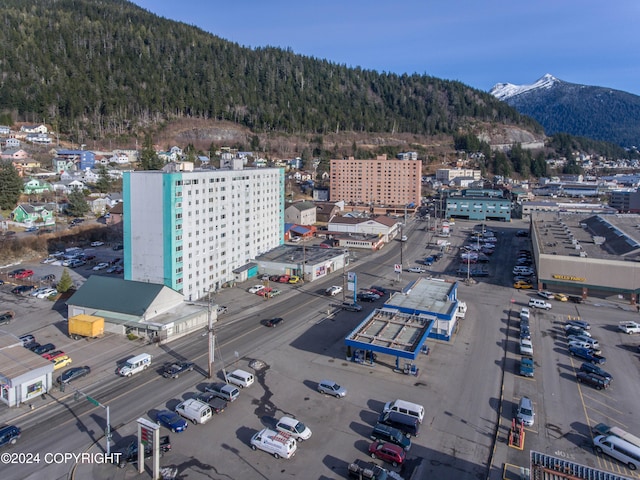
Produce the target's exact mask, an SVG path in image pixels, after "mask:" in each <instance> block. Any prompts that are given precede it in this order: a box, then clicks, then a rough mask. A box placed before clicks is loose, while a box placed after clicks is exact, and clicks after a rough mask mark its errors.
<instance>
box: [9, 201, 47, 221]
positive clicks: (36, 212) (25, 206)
mask: <svg viewBox="0 0 640 480" xmlns="http://www.w3.org/2000/svg"><path fill="white" fill-rule="evenodd" d="M54 210H55V204H53V203H40V204H37V203H21V204H20V205H18V206H17V207H16V208H14V209H13V211H12V212H11V220H13V221H14V222H18V223H28V224H34V223H44V224H49V223H53V221H54V219H53V216H54Z"/></svg>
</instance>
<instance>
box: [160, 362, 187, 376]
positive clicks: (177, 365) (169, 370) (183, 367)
mask: <svg viewBox="0 0 640 480" xmlns="http://www.w3.org/2000/svg"><path fill="white" fill-rule="evenodd" d="M193 366H194V363H193V362H173V363H171V364H169V365H166V366H165V367H164V370H163V371H162V376H163V377H164V378H178V377H179V376H180V374H181V373H184V372H192V371H193Z"/></svg>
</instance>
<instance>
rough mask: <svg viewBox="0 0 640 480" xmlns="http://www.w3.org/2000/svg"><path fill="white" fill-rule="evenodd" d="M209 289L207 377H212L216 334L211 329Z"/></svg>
mask: <svg viewBox="0 0 640 480" xmlns="http://www.w3.org/2000/svg"><path fill="white" fill-rule="evenodd" d="M211 308H212V307H211V290H209V301H208V302H207V331H208V335H207V339H208V343H209V372H208V373H209V378H213V362H214V359H215V351H214V350H215V343H216V335H215V333H214V331H213V318H212V316H211Z"/></svg>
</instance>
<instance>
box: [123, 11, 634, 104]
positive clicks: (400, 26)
mask: <svg viewBox="0 0 640 480" xmlns="http://www.w3.org/2000/svg"><path fill="white" fill-rule="evenodd" d="M133 3H135V4H137V5H139V6H141V7H143V8H144V9H146V10H149V11H150V12H152V13H155V14H157V15H160V16H162V17H166V18H168V19H171V20H177V21H181V22H185V23H187V24H190V25H194V26H197V27H199V28H201V29H203V30H205V31H207V32H210V33H213V34H214V35H217V36H219V37H221V38H224V39H226V40H230V41H232V42H235V43H238V44H240V45H243V46H247V47H263V46H275V47H282V48H290V49H291V50H292V51H293V52H294V53H298V54H302V55H307V56H312V57H316V58H321V59H326V60H328V61H331V62H334V63H338V64H344V65H347V66H352V67H355V66H360V67H362V68H365V69H372V70H377V71H380V72H382V71H385V72H394V73H409V74H411V73H419V74H426V75H431V76H434V77H438V78H443V79H448V80H459V81H461V82H463V83H465V84H467V85H471V86H472V87H475V88H478V89H480V90H485V91H488V90H490V89H491V87H492V86H493V85H495V84H496V83H503V82H508V83H513V84H516V85H520V84H531V83H534V82H535V81H536V80H537V79H539V78H540V77H542V76H543V75H544V74H545V73H550V74H552V75H553V76H555V77H556V78H559V79H561V80H564V81H567V82H571V83H580V84H584V85H596V86H601V87H609V88H613V89H617V90H623V91H627V92H630V93H634V94H636V95H640V33H639V31H638V25H639V23H640V1H639V0H612V1H611V2H603V1H602V0H598V1H594V0H535V1H529V2H525V1H520V0H515V1H514V0H449V1H447V0H396V1H395V2H389V1H386V2H382V1H379V0H367V1H365V0H339V1H338V0H323V1H305V0H297V1H293V0H269V1H266V0H259V1H258V0H236V1H215V0H180V1H176V0H133Z"/></svg>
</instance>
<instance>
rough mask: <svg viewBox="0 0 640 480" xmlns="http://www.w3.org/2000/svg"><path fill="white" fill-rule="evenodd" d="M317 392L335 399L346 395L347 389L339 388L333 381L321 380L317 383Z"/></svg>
mask: <svg viewBox="0 0 640 480" xmlns="http://www.w3.org/2000/svg"><path fill="white" fill-rule="evenodd" d="M318 391H319V392H320V393H325V394H327V395H333V396H334V397H336V398H340V397H344V396H346V395H347V389H346V388H344V387H341V386H340V385H338V384H337V383H336V382H334V381H333V380H322V381H320V382H319V383H318Z"/></svg>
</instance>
